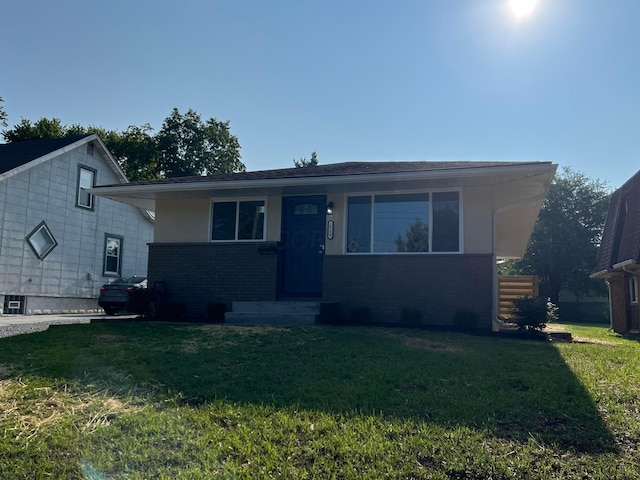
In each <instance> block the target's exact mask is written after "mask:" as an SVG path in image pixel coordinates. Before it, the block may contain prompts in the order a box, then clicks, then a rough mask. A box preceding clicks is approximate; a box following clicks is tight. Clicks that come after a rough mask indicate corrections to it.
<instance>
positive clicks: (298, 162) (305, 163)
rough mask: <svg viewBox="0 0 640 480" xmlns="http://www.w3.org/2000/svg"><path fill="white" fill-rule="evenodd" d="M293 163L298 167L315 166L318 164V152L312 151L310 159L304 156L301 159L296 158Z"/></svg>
mask: <svg viewBox="0 0 640 480" xmlns="http://www.w3.org/2000/svg"><path fill="white" fill-rule="evenodd" d="M293 164H294V165H295V166H296V168H302V167H313V166H315V165H318V155H317V154H316V152H311V158H310V159H309V160H307V158H306V157H302V158H301V159H300V160H296V159H295V158H294V159H293Z"/></svg>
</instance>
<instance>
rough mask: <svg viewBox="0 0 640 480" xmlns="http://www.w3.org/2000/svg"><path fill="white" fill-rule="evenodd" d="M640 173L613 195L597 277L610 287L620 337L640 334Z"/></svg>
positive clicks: (599, 253)
mask: <svg viewBox="0 0 640 480" xmlns="http://www.w3.org/2000/svg"><path fill="white" fill-rule="evenodd" d="M639 274H640V172H637V173H636V174H635V175H634V176H633V177H631V178H630V179H629V180H628V181H627V182H626V183H625V184H624V185H622V187H620V188H619V189H618V190H616V191H615V192H614V193H613V195H611V200H610V201H609V211H608V212H607V220H606V221H605V225H604V232H603V234H602V241H601V243H600V248H599V250H598V258H597V260H596V268H595V273H593V274H592V275H591V277H592V278H601V279H603V280H605V281H606V282H607V285H608V287H609V306H610V316H611V327H612V328H613V330H614V331H616V332H617V333H626V332H637V331H639V330H640V311H639V309H638V275H639Z"/></svg>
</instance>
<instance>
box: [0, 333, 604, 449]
mask: <svg viewBox="0 0 640 480" xmlns="http://www.w3.org/2000/svg"><path fill="white" fill-rule="evenodd" d="M0 342H3V343H2V344H0V365H1V364H9V363H11V364H14V365H16V366H17V367H18V368H20V369H23V370H27V371H28V370H31V369H35V370H36V371H37V372H38V373H39V374H40V375H44V376H51V377H58V378H69V379H72V380H74V381H78V382H81V383H84V384H85V385H89V384H95V382H96V380H97V379H99V378H101V377H104V376H105V375H106V374H105V372H117V373H118V378H127V379H130V380H131V379H133V381H135V382H136V383H138V384H145V385H149V384H155V385H161V386H160V387H159V388H158V389H156V390H155V394H157V395H158V396H159V398H166V396H167V395H169V396H171V395H175V394H176V392H178V393H179V398H180V400H179V401H180V402H182V403H184V404H188V405H192V406H195V407H197V406H199V405H202V404H206V403H208V402H212V401H231V402H236V403H248V404H255V405H267V406H273V407H275V408H285V409H295V410H311V411H324V412H329V413H337V414H341V415H345V416H351V415H363V414H364V415H376V416H381V417H385V418H389V419H394V418H395V419H401V420H407V421H414V422H424V421H426V422H434V423H438V424H441V425H445V426H449V425H460V426H466V427H469V428H477V429H486V431H488V432H489V434H491V435H495V436H499V437H502V438H506V439H510V440H516V441H519V442H528V441H535V442H539V443H543V444H547V445H558V446H559V447H561V448H563V449H575V450H577V451H581V452H591V453H598V452H611V451H616V444H615V440H614V438H613V436H612V434H611V433H610V432H609V430H608V428H607V426H606V425H605V423H604V422H603V420H602V419H601V417H600V416H599V414H598V410H597V408H596V406H595V405H594V403H593V401H592V399H591V397H590V395H589V393H588V392H587V391H586V390H585V388H584V387H583V386H582V384H581V383H580V382H579V381H578V379H577V378H576V377H575V375H574V374H573V372H572V371H571V370H570V369H569V367H568V366H567V365H566V363H565V362H564V360H563V359H562V358H561V356H560V355H559V353H558V351H557V350H556V348H555V347H554V346H553V345H552V344H550V343H548V342H539V341H522V340H516V339H503V338H495V337H482V336H477V337H476V336H470V335H464V334H456V333H451V332H429V331H417V330H400V329H383V328H340V327H304V328H274V327H261V328H244V329H243V328H242V327H229V326H224V325H222V326H194V325H188V324H182V325H177V324H151V323H147V324H116V325H109V324H99V325H90V326H69V327H58V328H56V329H50V330H49V331H47V332H43V333H41V334H33V335H29V336H22V337H20V338H16V339H3V340H0ZM24 352H29V353H28V355H24Z"/></svg>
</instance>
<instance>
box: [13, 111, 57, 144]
mask: <svg viewBox="0 0 640 480" xmlns="http://www.w3.org/2000/svg"><path fill="white" fill-rule="evenodd" d="M66 135H67V131H66V128H65V127H64V126H63V125H62V123H61V122H60V119H59V118H51V119H49V118H45V117H42V118H40V120H38V121H36V122H35V123H31V120H28V119H26V118H22V119H21V120H20V122H19V123H17V124H16V125H14V127H13V128H12V129H11V130H5V131H3V132H2V136H3V137H4V139H5V140H6V141H7V142H21V141H24V140H37V139H44V138H60V137H64V136H66Z"/></svg>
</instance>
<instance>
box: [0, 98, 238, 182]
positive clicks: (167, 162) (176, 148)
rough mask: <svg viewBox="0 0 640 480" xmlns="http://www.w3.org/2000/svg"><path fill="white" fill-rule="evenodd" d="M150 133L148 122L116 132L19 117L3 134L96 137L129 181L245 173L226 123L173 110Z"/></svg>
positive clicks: (18, 137) (21, 137)
mask: <svg viewBox="0 0 640 480" xmlns="http://www.w3.org/2000/svg"><path fill="white" fill-rule="evenodd" d="M1 118H2V117H1V116H0V119H1ZM152 132H153V128H152V127H151V126H150V125H149V124H148V123H147V124H144V125H142V126H135V125H131V126H129V127H128V128H127V129H126V130H125V131H124V132H118V131H115V130H106V129H104V128H103V127H97V126H89V127H85V126H82V125H78V124H73V125H70V126H64V125H62V122H61V121H60V119H58V118H52V119H48V118H44V117H43V118H41V119H40V120H38V121H37V122H35V123H32V122H31V121H30V120H27V119H24V118H23V119H21V120H20V122H19V123H18V124H16V125H15V126H14V127H13V128H12V129H9V130H4V131H3V132H2V135H3V137H4V139H5V140H6V141H7V142H19V141H24V140H34V139H44V138H60V137H65V136H68V135H88V134H92V133H95V134H97V135H99V136H100V138H101V139H102V140H103V141H104V143H105V145H106V146H107V148H108V149H109V151H110V152H111V153H112V155H113V156H114V158H115V159H116V161H117V162H118V163H119V165H120V167H121V168H122V170H123V171H124V173H125V175H126V176H127V178H128V179H129V180H131V181H138V180H153V179H157V178H161V177H163V176H167V177H171V176H183V175H203V174H206V173H216V172H235V171H244V169H245V167H244V165H243V164H242V162H240V144H239V142H238V138H237V137H236V136H234V135H232V134H231V133H230V131H229V122H219V121H217V120H215V119H214V118H211V119H209V120H207V121H206V122H204V123H203V122H202V121H201V120H200V115H198V114H197V113H196V112H194V111H193V110H189V112H187V114H185V115H180V113H179V112H178V110H177V109H173V112H172V114H171V115H170V116H169V117H168V118H167V119H165V121H164V124H163V130H161V131H160V132H158V133H157V134H156V135H153V134H152Z"/></svg>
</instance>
